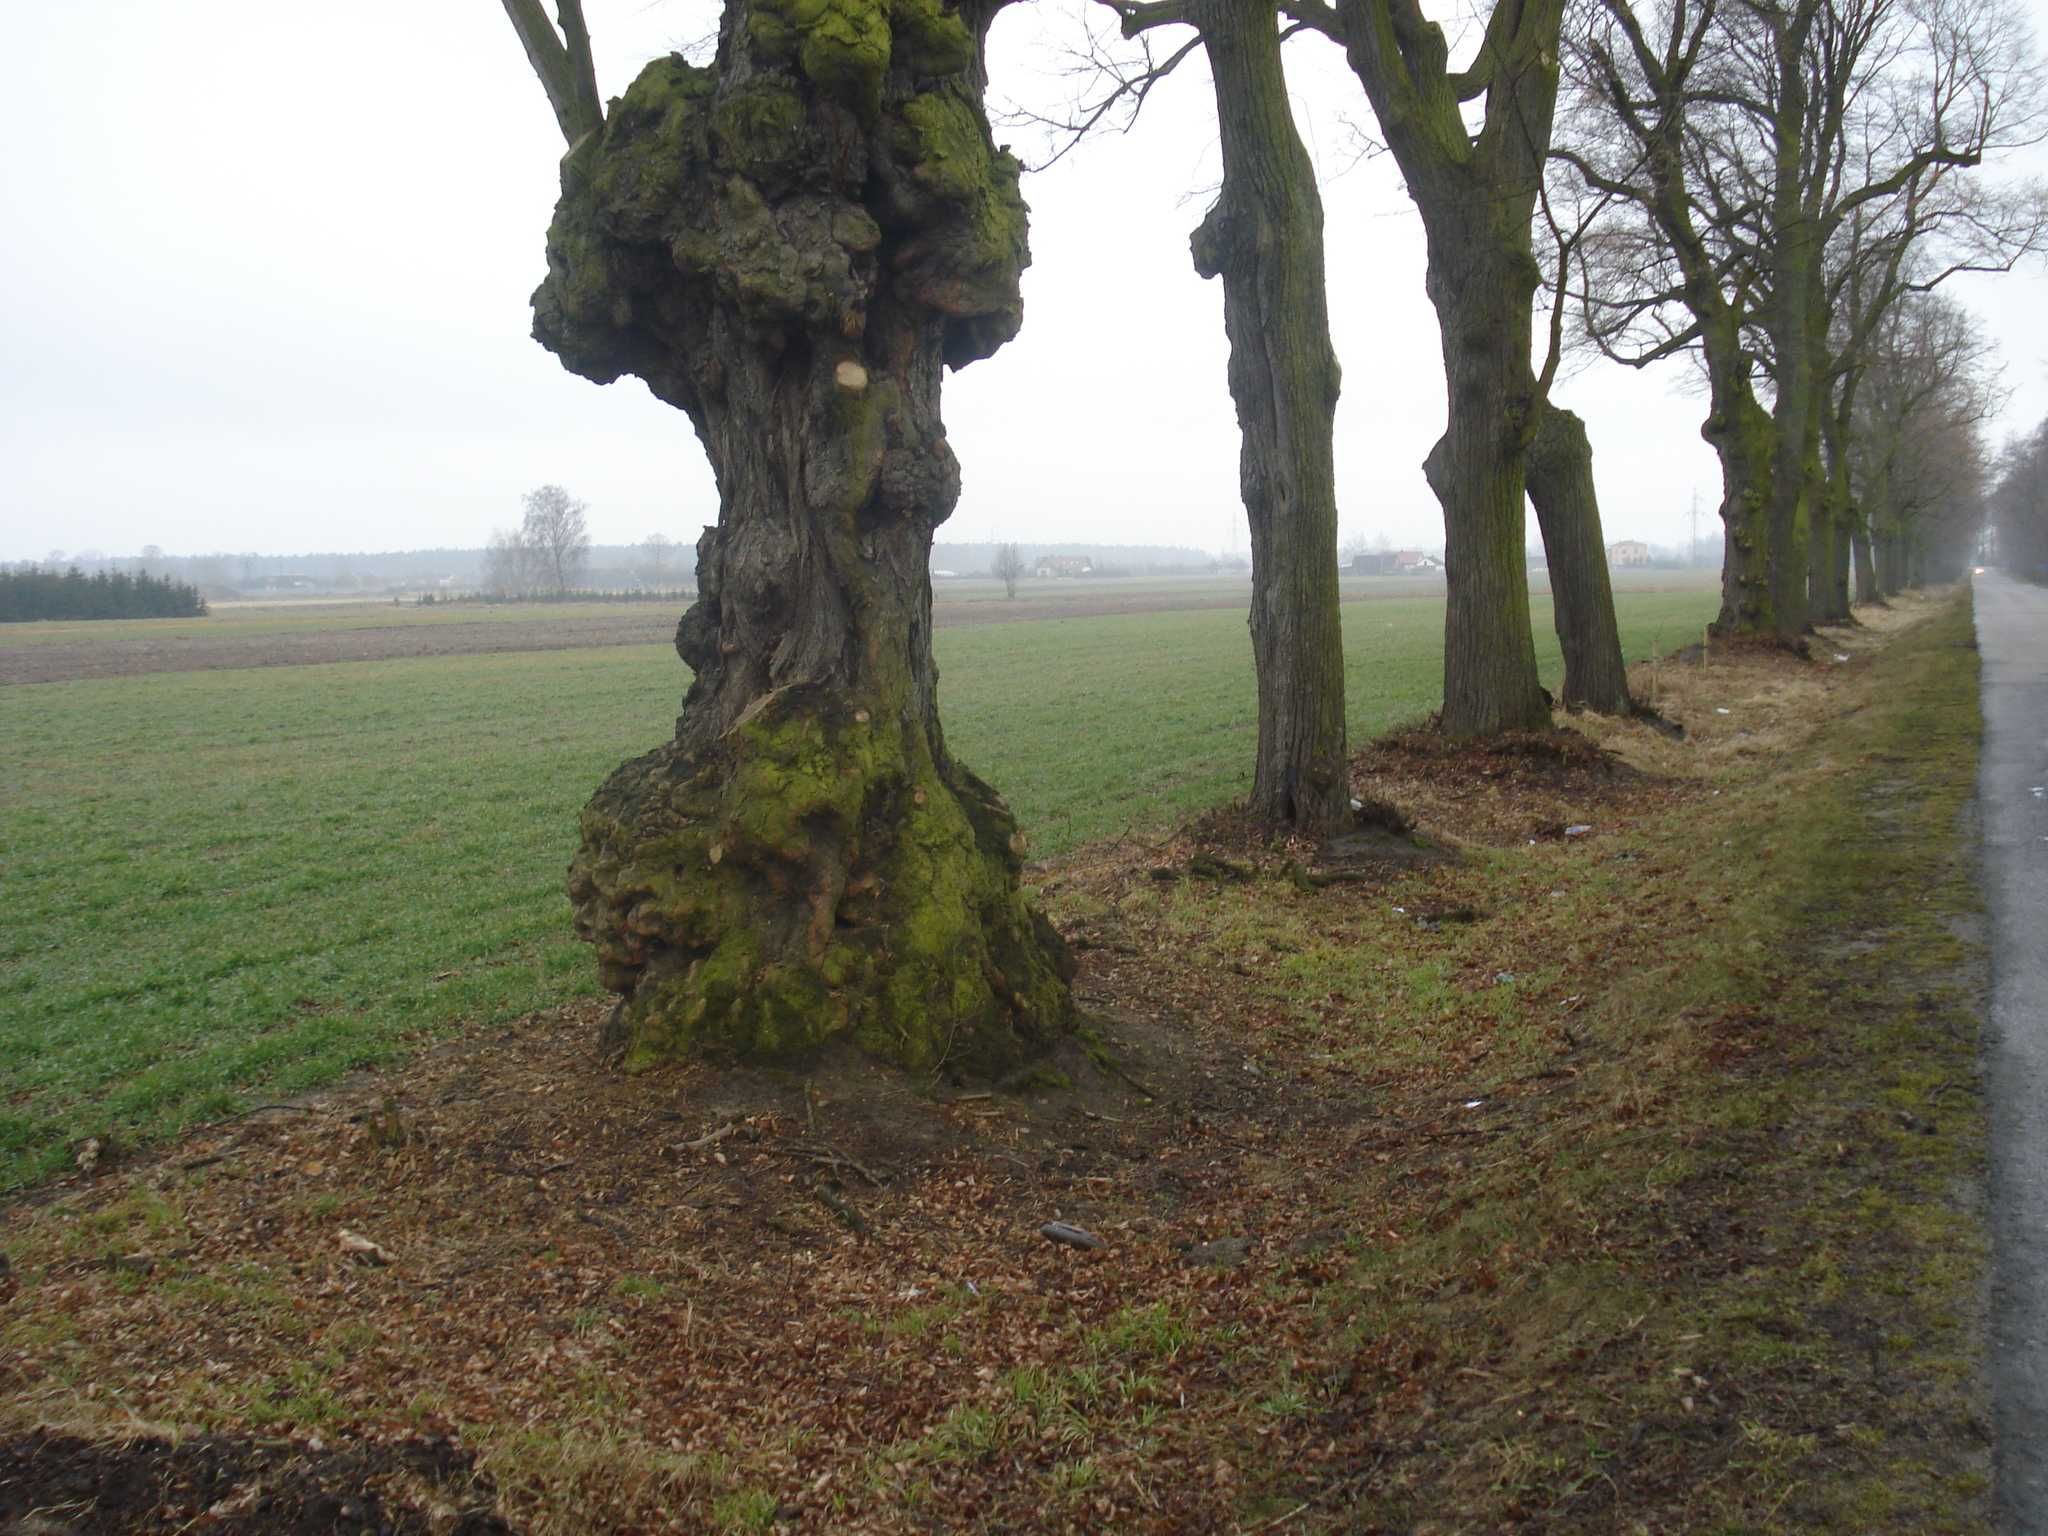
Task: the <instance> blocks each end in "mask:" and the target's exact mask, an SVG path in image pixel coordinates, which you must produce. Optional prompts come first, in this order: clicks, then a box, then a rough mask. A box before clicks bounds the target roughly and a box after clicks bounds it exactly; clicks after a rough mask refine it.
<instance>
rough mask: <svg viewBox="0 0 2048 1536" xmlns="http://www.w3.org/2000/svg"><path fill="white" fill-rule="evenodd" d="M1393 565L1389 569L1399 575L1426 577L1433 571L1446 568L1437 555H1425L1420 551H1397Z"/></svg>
mask: <svg viewBox="0 0 2048 1536" xmlns="http://www.w3.org/2000/svg"><path fill="white" fill-rule="evenodd" d="M1393 562H1394V563H1393V565H1392V566H1390V567H1389V569H1391V570H1392V571H1394V572H1395V573H1396V574H1397V575H1401V576H1424V575H1427V574H1428V573H1429V572H1431V571H1440V570H1442V569H1443V568H1444V563H1443V561H1441V560H1439V559H1437V557H1436V556H1435V555H1425V554H1424V553H1423V552H1422V551H1421V550H1419V549H1397V550H1395V551H1394V554H1393Z"/></svg>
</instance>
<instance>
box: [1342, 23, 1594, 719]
mask: <svg viewBox="0 0 2048 1536" xmlns="http://www.w3.org/2000/svg"><path fill="white" fill-rule="evenodd" d="M1311 13H1312V12H1311V11H1310V10H1304V12H1303V14H1304V15H1308V14H1311ZM1335 16H1336V18H1337V21H1338V24H1339V29H1340V30H1341V34H1342V41H1343V43H1344V46H1345V53H1346V56H1347V57H1348V58H1349V60H1350V62H1351V67H1352V71H1353V73H1355V74H1356V75H1357V76H1358V79H1359V83H1360V84H1361V85H1362V86H1363V87H1364V88H1365V93H1366V96H1367V98H1368V99H1369V100H1370V101H1371V102H1372V107H1373V113H1374V115H1375V116H1376V117H1377V118H1378V120H1379V125H1380V130H1381V132H1382V134H1383V135H1384V136H1385V138H1386V141H1387V146H1388V148H1389V149H1390V150H1391V151H1392V152H1393V155H1394V158H1395V160H1396V162H1397V163H1398V164H1399V165H1400V168H1401V174H1402V177H1403V179H1404V180H1405V181H1406V183H1407V186H1408V195H1409V196H1410V197H1411V198H1413V199H1414V201H1415V206H1416V208H1417V210H1418V211H1419V212H1420V213H1421V215H1422V223H1423V230H1424V233H1425V235H1426V236H1427V240H1428V252H1429V257H1428V261H1429V265H1428V274H1427V279H1426V286H1427V289H1428V292H1429V297H1430V302H1431V303H1432V304H1433V305H1435V307H1436V312H1437V328H1438V332H1439V334H1440V338H1441V342H1442V347H1443V358H1444V375H1445V382H1446V384H1447V386H1448V393H1449V401H1448V405H1449V411H1448V417H1449V419H1448V421H1447V423H1446V426H1445V430H1444V435H1443V436H1442V437H1441V438H1440V439H1438V441H1437V443H1436V446H1435V447H1434V448H1432V449H1431V450H1430V453H1429V456H1428V458H1427V459H1426V460H1425V461H1424V464H1423V470H1424V473H1425V475H1426V476H1427V477H1428V480H1429V485H1430V489H1431V490H1432V491H1434V492H1435V493H1436V497H1437V500H1438V502H1439V503H1441V505H1442V507H1443V513H1444V578H1445V583H1446V586H1447V588H1448V594H1449V603H1448V605H1447V612H1446V614H1445V620H1444V707H1443V714H1442V717H1441V718H1442V726H1443V729H1444V730H1445V731H1446V732H1447V733H1449V734H1451V735H1454V736H1481V735H1489V734H1492V733H1494V732H1499V731H1509V730H1540V729H1545V728H1547V727H1548V726H1549V724H1550V707H1549V705H1548V704H1547V703H1546V702H1545V700H1544V697H1543V690H1542V688H1541V687H1540V685H1539V684H1538V682H1537V679H1536V653H1535V648H1534V643H1533V637H1532V634H1531V629H1530V621H1529V582H1528V572H1527V564H1526V560H1525V558H1524V554H1523V549H1524V542H1523V541H1524V536H1525V531H1526V527H1527V511H1526V507H1525V495H1526V491H1527V473H1528V468H1527V456H1528V449H1529V443H1530V440H1531V439H1532V437H1533V436H1534V434H1535V430H1536V412H1537V410H1538V408H1539V405H1540V404H1541V396H1540V392H1539V390H1538V387H1537V382H1536V378H1535V375H1534V372H1533V370H1532V369H1531V367H1530V363H1529V346H1530V339H1531V336H1530V331H1531V320H1532V317H1533V307H1534V306H1533V300H1534V295H1535V292H1536V287H1537V284H1538V283H1539V281H1540V280H1541V274H1540V272H1539V270H1538V268H1537V265H1536V259H1535V256H1534V254H1533V250H1532V246H1531V242H1530V221H1531V219H1532V218H1533V216H1534V212H1535V205H1536V194H1537V191H1538V189H1539V187H1540V184H1541V179H1542V171H1543V162H1544V157H1545V155H1546V153H1547V152H1548V149H1549V144H1550V124H1551V117H1552V114H1553V112H1554V110H1555V108H1556V103H1557V81H1558V58H1557V49H1558V31H1559V25H1560V21H1561V17H1562V9H1561V5H1560V4H1559V3H1558V0H1499V3H1497V4H1496V5H1495V6H1494V8H1493V11H1492V14H1491V16H1490V18H1489V20H1488V24H1487V33H1486V39H1485V41H1484V42H1483V43H1482V44H1481V46H1480V49H1479V56H1478V59H1477V61H1476V62H1475V64H1474V66H1473V68H1472V69H1471V70H1470V71H1467V72H1465V73H1464V74H1462V75H1454V74H1453V73H1452V72H1451V71H1450V69H1449V64H1448V61H1449V48H1448V46H1447V44H1446V43H1445V40H1444V36H1443V32H1442V29H1441V28H1439V27H1438V26H1436V25H1435V24H1434V23H1432V22H1430V21H1428V20H1427V19H1426V18H1425V17H1424V16H1423V13H1422V10H1421V7H1420V6H1419V5H1418V4H1417V3H1416V0H1339V3H1338V4H1337V6H1336V10H1335ZM1480 96H1483V97H1484V99H1485V108H1484V113H1483V118H1482V121H1481V124H1480V127H1479V129H1478V131H1477V132H1476V133H1475V132H1473V131H1472V129H1471V128H1470V126H1469V125H1468V124H1467V122H1466V120H1465V114H1464V111H1463V109H1462V106H1461V102H1463V101H1467V100H1472V99H1474V98H1477V97H1480Z"/></svg>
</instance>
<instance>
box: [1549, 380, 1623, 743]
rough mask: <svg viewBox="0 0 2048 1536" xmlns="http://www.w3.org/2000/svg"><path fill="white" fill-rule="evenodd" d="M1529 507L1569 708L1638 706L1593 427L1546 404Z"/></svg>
mask: <svg viewBox="0 0 2048 1536" xmlns="http://www.w3.org/2000/svg"><path fill="white" fill-rule="evenodd" d="M1529 502H1530V505H1532V506H1533V507H1535V509H1536V523H1537V526H1538V527H1539V528H1540V529H1542V532H1543V553H1544V559H1545V561H1546V562H1547V564H1548V565H1549V567H1550V605H1551V617H1552V620H1553V621H1554V622H1555V624H1556V626H1557V644H1558V648H1559V649H1560V650H1562V651H1563V652H1564V704H1565V708H1567V709H1590V710H1594V711H1596V712H1597V713H1600V714H1603V715H1626V714H1629V713H1631V712H1632V711H1633V710H1634V709H1635V701H1634V700H1632V699H1631V698H1630V697H1629V694H1628V664H1627V663H1626V662H1625V661H1623V660H1622V655H1621V631H1620V629H1619V628H1618V627H1617V625H1616V623H1615V619H1614V588H1613V584H1612V582H1611V581H1610V580H1609V579H1608V574H1607V546H1606V543H1605V541H1604V539H1603V537H1602V535H1601V531H1600V502H1599V498H1598V496H1597V495H1596V494H1595V491H1594V487H1593V444H1592V440H1591V439H1590V438H1588V437H1587V436H1586V424H1585V423H1584V422H1583V421H1581V420H1579V418H1578V417H1577V416H1576V415H1574V414H1573V413H1572V412H1570V411H1567V410H1564V409H1562V408H1561V407H1559V406H1555V405H1552V404H1551V403H1550V402H1548V401H1545V402H1544V403H1543V406H1542V408H1541V410H1540V411H1539V412H1538V414H1537V417H1536V436H1535V438H1534V439H1533V440H1532V441H1531V442H1530V444H1529Z"/></svg>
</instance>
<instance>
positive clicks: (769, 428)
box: [534, 0, 1072, 1074]
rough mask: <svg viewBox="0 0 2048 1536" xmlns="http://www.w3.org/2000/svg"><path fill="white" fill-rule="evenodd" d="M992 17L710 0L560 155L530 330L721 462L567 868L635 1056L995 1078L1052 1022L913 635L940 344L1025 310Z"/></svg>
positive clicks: (1045, 968)
mask: <svg viewBox="0 0 2048 1536" xmlns="http://www.w3.org/2000/svg"><path fill="white" fill-rule="evenodd" d="M994 10H995V6H994V5H986V6H984V7H983V8H981V9H980V10H963V11H960V12H955V11H954V10H952V9H949V8H947V7H946V6H944V5H942V4H939V3H937V0H751V3H749V0H731V3H729V4H728V5H727V7H726V11H725V15H724V19H723V23H722V25H721V29H720V35H719V44H718V54H717V59H716V62H715V63H714V64H713V65H712V66H710V67H708V68H700V67H697V66H694V65H692V64H690V63H688V62H686V61H685V60H684V59H683V58H682V57H681V56H680V55H672V56H670V57H668V58H665V59H658V60H656V61H655V62H654V63H652V64H650V65H648V66H647V68H646V69H645V70H644V71H642V73H641V74H640V77H639V78H638V79H637V80H635V81H634V82H633V84H632V85H631V86H630V87H629V88H628V89H627V91H626V93H625V95H624V96H623V97H621V98H620V99H618V100H617V101H615V102H613V103H612V105H611V108H610V110H609V112H608V113H607V114H606V115H605V119H604V121H603V124H602V127H601V129H599V130H598V131H595V132H592V133H590V134H588V135H586V136H584V137H583V138H581V140H580V141H579V142H578V143H577V144H576V146H575V147H573V148H572V149H571V151H570V153H569V154H568V156H567V157H566V158H565V159H564V161H563V165H562V197H561V201H560V203H559V204H558V205H557V207H556V210H555V218H554V223H553V226H552V227H551V228H550V230H549V232H548V276H547V280H546V281H545V282H544V283H543V284H542V285H541V287H540V289H539V291H538V292H537V293H536V294H535V295H534V334H535V335H536V336H537V337H538V338H539V339H540V340H541V341H542V342H543V343H544V344H545V345H546V346H547V347H548V348H549V349H550V350H552V351H553V352H555V353H556V354H557V355H558V356H559V357H560V358H561V360H562V362H563V363H564V364H565V365H566V366H567V367H568V368H570V369H572V370H573V371H575V372H577V373H580V374H582V375H584V376H585V377H588V378H591V379H595V380H598V381H599V382H610V381H611V380H613V379H616V378H618V377H619V376H620V375H622V374H628V373H630V374H635V375H637V376H638V377H640V378H641V379H644V380H645V381H646V383H647V385H648V387H649V388H650V389H652V390H653V392H654V393H655V394H656V395H657V396H658V397H659V398H661V399H662V400H665V401H667V402H668V403H669V404H671V405H674V406H676V407H678V408H679V409H681V410H682V411H684V412H685V413H686V414H687V415H688V416H689V418H690V422H691V424H692V425H693V426H694V427H695V428H696V430H697V435H698V437H699V438H700V439H702V441H703V443H704V446H705V448H706V450H707V451H708V453H709V455H710V459H711V464H712V468H713V470H714V471H715V473H716V475H717V479H718V487H719V514H718V525H717V526H716V527H715V528H712V529H709V530H707V531H706V532H705V534H704V536H703V538H702V540H701V541H700V542H699V544H698V548H697V560H698V587H699V592H700V596H699V598H698V600H697V602H696V604H695V605H694V606H693V607H692V608H691V609H690V610H689V612H688V613H686V614H685V615H684V616H683V619H682V622H681V624H680V625H679V626H678V628H677V631H676V650H677V652H678V653H679V654H680V655H681V656H682V658H683V660H684V661H685V662H686V663H687V664H688V665H689V666H690V668H691V669H692V671H693V673H694V678H693V680H692V682H691V684H690V688H689V692H688V694H687V696H686V697H685V699H684V701H683V712H682V716H681V718H680V719H679V720H678V721H677V723H676V730H675V735H674V738H673V739H672V740H670V741H668V742H666V743H665V744H663V745H662V746H660V747H658V748H656V749H655V750H654V751H652V752H650V753H648V754H646V755H645V756H644V757H639V758H636V759H634V760H633V761H631V762H629V763H627V764H625V765H624V766H623V767H621V768H620V769H619V770H618V771H617V772H615V773H614V774H613V775H612V776H611V778H610V779H608V780H607V781H606V782H605V784H604V785H603V787H602V788H600V789H599V790H598V792H597V793H596V795H595V796H594V797H593V798H592V799H591V801H590V804H589V805H588V806H587V807H586V808H585V810H584V812H583V818H582V845H581V847H580V849H579V850H578V852H577V854H576V857H575V861H574V863H573V864H572V865H571V866H570V871H569V894H570V899H571V901H572V902H573V904H574V908H575V917H576V926H577V930H578V932H579V933H580V934H582V935H583V937H585V938H586V939H588V940H589V941H590V942H591V943H593V944H594V945H596V947H597V951H598V956H599V964H600V970H601V974H602V978H603V980H604V983H605V985H606V986H608V987H610V988H612V989H613V990H614V991H616V992H618V993H619V994H621V997H622V999H623V1000H622V1002H621V1004H620V1006H619V1008H618V1010H617V1012H616V1014H615V1015H614V1022H613V1025H612V1027H611V1030H610V1032H609V1033H610V1038H611V1040H612V1043H613V1044H615V1045H616V1046H618V1047H620V1048H622V1049H623V1051H624V1054H625V1058H626V1061H627V1064H628V1065H629V1066H639V1065H646V1064H649V1063H652V1062H655V1061H659V1060H663V1059H667V1058H670V1057H675V1056H681V1055H694V1054H712V1055H719V1056H735V1057H742V1058H749V1059H757V1060H761V1059H765V1060H776V1059H789V1058H792V1057H801V1056H803V1055H807V1054H809V1053H810V1052H812V1051H814V1050H815V1049H816V1048H818V1047H820V1046H822V1045H824V1044H825V1043H827V1042H829V1041H833V1040H835V1039H841V1038H844V1039H850V1040H851V1041H853V1042H855V1043H856V1044H857V1045H859V1046H860V1047H861V1048H863V1049H865V1050H866V1051H868V1052H870V1053H872V1054H873V1055H875V1056H878V1057H882V1058H885V1059H887V1060H890V1061H893V1062H896V1063H900V1064H901V1065H903V1066H905V1067H908V1068H911V1069H914V1070H918V1071H923V1072H936V1071H939V1070H941V1069H943V1070H945V1071H948V1072H959V1073H973V1074H993V1073H997V1072H1000V1071H1002V1070H1004V1069H1006V1068H1008V1067H1010V1066H1012V1065H1014V1064H1015V1063H1017V1062H1018V1061H1020V1060H1022V1059H1025V1058H1027V1057H1029V1056H1031V1055H1033V1054H1036V1053H1038V1052H1040V1051H1042V1050H1043V1049H1045V1048H1046V1047H1047V1046H1049V1045H1050V1044H1051V1043H1052V1041H1053V1040H1054V1039H1055V1038H1056V1037H1057V1036H1058V1035H1059V1034H1060V1033H1061V1032H1062V1031H1064V1030H1065V1029H1067V1028H1068V1027H1070V1024H1071V1021H1072V1003H1071V1000H1070V997H1069V994H1068V987H1067V982H1068V979H1069V977H1070V975H1071V967H1070V965H1069V963H1068V961H1067V958H1066V954H1065V951H1064V949H1063V947H1062V945H1061V944H1060V942H1059V939H1058V937H1057V935H1055V934H1054V932H1053V931H1052V929H1051V928H1050V927H1049V926H1048V924H1047V923H1046V922H1045V920H1044V918H1043V917H1042V916H1040V915H1039V914H1038V912H1037V911H1036V910H1035V909H1034V908H1033V907H1032V906H1031V904H1030V903H1029V902H1028V901H1027V900H1026V898H1025V896H1024V894H1023V892H1022V889H1021V886H1020V873H1021V869H1022V851H1023V841H1022V839H1021V837H1020V836H1019V835H1018V832H1017V829H1016V824H1015V822H1014V821H1013V819H1012V817H1011V815H1010V813H1009V811H1008V809H1007V808H1006V807H1005V806H1004V804H1003V802H1002V800H1001V799H1000V798H999V797H998V796H997V795H996V793H995V792H994V791H993V790H992V789H990V788H989V787H988V786H987V785H986V784H984V783H982V782H981V781H980V780H979V779H977V778H975V777H974V775H973V774H971V773H969V772H968V771H967V770H966V769H965V768H963V767H961V766H960V765H959V764H957V763H955V762H954V761H953V760H952V758H951V757H950V756H949V755H948V753H947V751H946V747H945V742H944V739H943V737H942V735H941V732H940V728H939V719H938V712H937V705H936V694H937V682H938V674H937V669H936V667H935V666H934V664H933V660H932V649H931V584H930V577H929V557H930V550H931V541H932V532H933V529H934V528H935V527H936V526H937V525H938V524H939V523H941V522H943V521H944V520H945V519H946V517H947V516H948V515H949V514H950V513H951V512H952V510H953V506H954V503H955V501H956V500H957V499H958V496H959V490H960V471H959V465H958V463H957V461H956V460H955V459H954V456H953V453H952V450H951V449H950V448H949V447H948V446H947V444H946V435H945V428H944V426H943V425H942V423H941V421H940V416H939V386H940V375H941V370H942V368H943V367H944V366H946V365H951V366H953V367H956V368H957V367H961V366H964V365H965V364H967V363H970V362H973V361H975V360H976V359H978V358H983V357H986V356H988V355H989V354H990V353H992V352H993V351H995V349H996V348H997V347H999V346H1001V345H1002V344H1003V343H1004V342H1005V341H1007V340H1009V338H1010V337H1011V336H1013V335H1014V334H1015V333H1016V331H1017V327H1018V324H1019V322H1020V320H1021V317H1022V304H1021V300H1020V298H1019V294H1018V277H1019V274H1020V273H1021V271H1022V269H1023V267H1024V266H1025V264H1026V262H1027V260H1028V259H1029V258H1028V254H1027V249H1026V244H1025V209H1024V204H1023V201H1022V199H1021V198H1020V197H1019V195H1018V170H1019V167H1018V164H1017V162H1016V160H1015V159H1013V158H1012V157H1011V156H1010V155H1009V154H1007V153H1006V152H1004V151H1002V150H999V149H997V148H996V147H995V145H994V144H993V142H992V141H991V138H990V135H989V129H988V123H987V119H986V117H985V115H984V113H983V108H982V91H983V84H984V75H983V65H982V59H981V45H982V39H983V36H984V34H985V32H986V29H987V24H988V21H989V20H990V19H991V17H992V16H993V14H994Z"/></svg>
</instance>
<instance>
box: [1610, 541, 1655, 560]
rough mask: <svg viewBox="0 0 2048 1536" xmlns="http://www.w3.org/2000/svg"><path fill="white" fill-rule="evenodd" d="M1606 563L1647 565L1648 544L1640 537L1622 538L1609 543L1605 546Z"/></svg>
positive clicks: (1648, 556) (1648, 558) (1648, 555)
mask: <svg viewBox="0 0 2048 1536" xmlns="http://www.w3.org/2000/svg"><path fill="white" fill-rule="evenodd" d="M1607 563H1608V564H1609V565H1648V564H1649V563H1650V546H1649V545H1647V544H1645V543H1644V542H1643V541H1642V540H1641V539H1623V540H1621V541H1620V542H1619V543H1617V544H1610V545H1608V546H1607Z"/></svg>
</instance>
